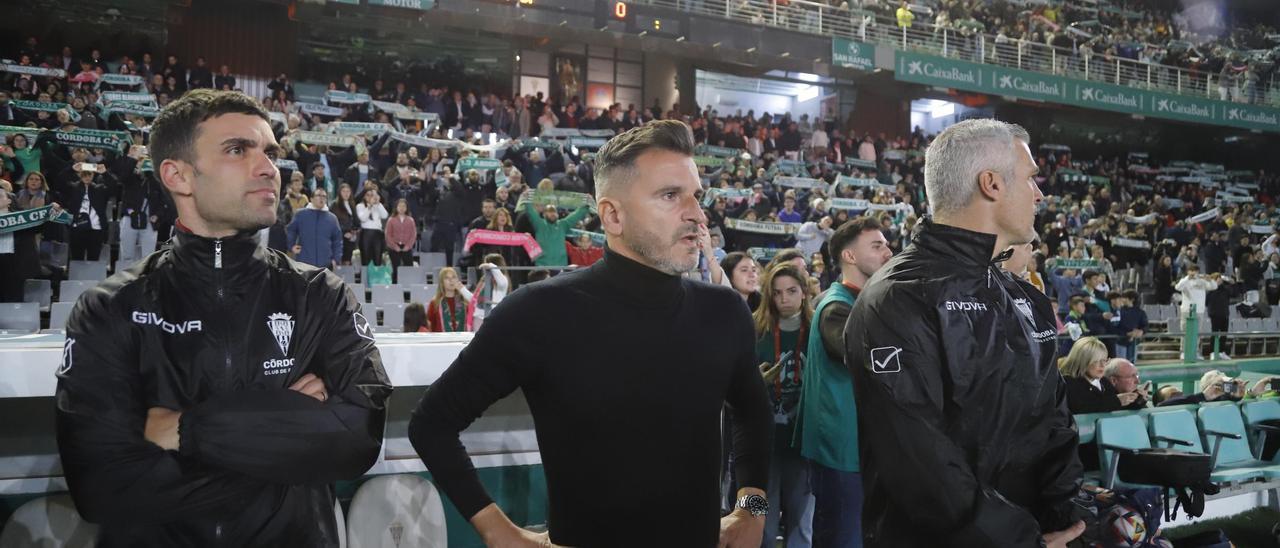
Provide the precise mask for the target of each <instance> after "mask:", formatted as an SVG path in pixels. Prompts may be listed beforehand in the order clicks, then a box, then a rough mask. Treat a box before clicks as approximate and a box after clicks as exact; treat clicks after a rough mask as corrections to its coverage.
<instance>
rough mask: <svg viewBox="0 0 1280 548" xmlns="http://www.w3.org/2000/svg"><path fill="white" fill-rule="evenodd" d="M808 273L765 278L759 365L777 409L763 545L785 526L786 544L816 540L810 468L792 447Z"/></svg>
mask: <svg viewBox="0 0 1280 548" xmlns="http://www.w3.org/2000/svg"><path fill="white" fill-rule="evenodd" d="M808 278H809V276H808V274H806V273H804V272H803V271H801V270H800V269H798V268H796V267H795V266H794V265H792V264H790V263H789V262H785V263H780V264H778V265H777V266H775V267H774V268H772V269H770V270H769V271H768V273H766V274H765V277H764V284H763V291H764V293H763V295H762V297H761V302H760V307H759V308H757V309H756V311H755V314H754V316H753V318H754V320H755V325H756V337H757V339H756V361H757V362H760V374H761V375H763V376H764V381H765V387H766V389H767V390H768V393H769V402H770V403H771V404H772V405H773V416H774V435H773V441H774V443H773V458H772V460H771V464H770V467H769V486H768V489H767V491H768V496H767V498H768V500H769V502H770V504H769V514H768V515H767V516H766V517H765V526H764V538H765V545H766V546H772V545H773V543H772V542H769V541H770V540H771V539H775V538H777V536H778V534H779V532H781V529H780V528H779V525H782V524H785V525H784V526H783V528H784V529H785V531H786V535H787V543H786V544H787V546H808V545H809V544H810V542H812V539H813V527H812V525H813V496H812V491H811V490H810V488H809V464H808V462H807V461H806V460H805V458H804V457H803V456H801V455H800V451H799V450H798V449H796V448H794V447H792V445H791V439H792V437H793V435H794V434H795V418H796V408H797V406H798V405H797V404H799V402H800V379H801V378H802V377H801V374H802V370H803V369H804V350H805V348H806V346H805V345H806V340H805V339H806V338H807V335H808V334H809V324H810V322H812V320H813V308H812V307H811V306H810V300H809V295H808V293H807V292H806V287H805V286H806V285H807V283H808Z"/></svg>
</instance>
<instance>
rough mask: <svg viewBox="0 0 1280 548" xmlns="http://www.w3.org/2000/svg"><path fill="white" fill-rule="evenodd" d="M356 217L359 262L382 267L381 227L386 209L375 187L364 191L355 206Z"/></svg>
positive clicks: (382, 244) (384, 219)
mask: <svg viewBox="0 0 1280 548" xmlns="http://www.w3.org/2000/svg"><path fill="white" fill-rule="evenodd" d="M356 217H357V218H359V219H360V262H361V264H363V265H368V264H369V263H373V264H375V265H378V266H381V265H382V251H383V247H384V243H385V242H384V241H383V239H384V236H383V233H382V225H383V223H385V222H386V221H387V217H389V215H388V214H387V208H386V207H383V205H382V195H380V194H379V193H378V189H377V188H376V187H372V186H371V187H369V188H366V189H364V199H363V200H361V201H360V203H359V204H357V205H356Z"/></svg>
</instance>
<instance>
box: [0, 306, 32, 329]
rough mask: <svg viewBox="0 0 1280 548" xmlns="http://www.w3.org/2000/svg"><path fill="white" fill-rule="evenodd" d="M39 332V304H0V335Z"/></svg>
mask: <svg viewBox="0 0 1280 548" xmlns="http://www.w3.org/2000/svg"><path fill="white" fill-rule="evenodd" d="M39 331H40V303H0V333H36V332H39Z"/></svg>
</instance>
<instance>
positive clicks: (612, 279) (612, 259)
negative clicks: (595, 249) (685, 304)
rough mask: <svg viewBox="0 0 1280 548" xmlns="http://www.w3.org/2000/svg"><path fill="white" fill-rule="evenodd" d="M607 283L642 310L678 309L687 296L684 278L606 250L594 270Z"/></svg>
mask: <svg viewBox="0 0 1280 548" xmlns="http://www.w3.org/2000/svg"><path fill="white" fill-rule="evenodd" d="M592 269H593V270H596V271H597V272H599V273H600V276H601V277H602V278H603V279H604V281H605V283H606V284H607V285H609V286H610V287H611V288H612V289H614V290H615V291H617V292H618V294H619V295H621V296H622V297H623V298H624V299H625V300H626V301H627V302H629V303H631V304H633V305H635V306H638V307H640V308H667V307H672V306H676V305H678V304H679V303H680V300H681V298H683V296H684V290H683V283H682V282H683V278H681V277H680V276H673V275H671V274H666V273H663V272H660V271H658V270H654V269H653V268H650V267H648V266H646V265H643V264H640V263H638V262H636V261H633V260H631V259H629V258H627V257H624V256H623V255H622V254H620V253H618V252H616V251H614V250H612V249H609V248H608V247H606V248H605V251H604V258H603V259H601V260H600V261H599V262H597V263H596V264H595V265H594V266H593V267H592Z"/></svg>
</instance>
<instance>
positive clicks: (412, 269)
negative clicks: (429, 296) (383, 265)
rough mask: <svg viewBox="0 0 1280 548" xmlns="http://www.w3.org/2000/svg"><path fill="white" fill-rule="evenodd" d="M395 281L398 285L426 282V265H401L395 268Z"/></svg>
mask: <svg viewBox="0 0 1280 548" xmlns="http://www.w3.org/2000/svg"><path fill="white" fill-rule="evenodd" d="M395 276H396V283H398V284H400V285H409V284H424V283H427V267H425V266H421V265H419V266H402V267H400V268H397V269H396V274H395Z"/></svg>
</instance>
